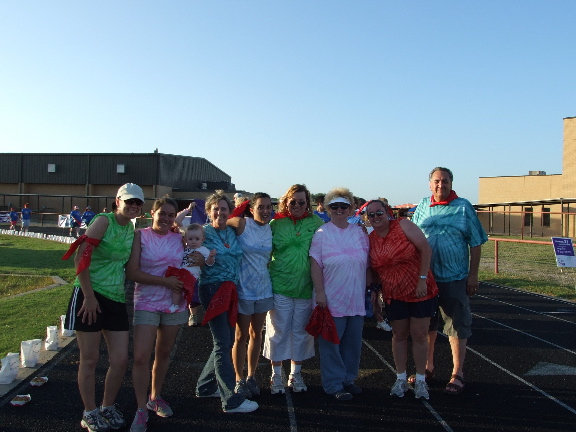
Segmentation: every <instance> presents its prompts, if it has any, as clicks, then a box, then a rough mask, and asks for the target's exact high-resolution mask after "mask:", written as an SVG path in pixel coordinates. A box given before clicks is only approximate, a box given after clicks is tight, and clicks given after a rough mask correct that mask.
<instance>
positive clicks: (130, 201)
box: [124, 198, 144, 206]
mask: <svg viewBox="0 0 576 432" xmlns="http://www.w3.org/2000/svg"><path fill="white" fill-rule="evenodd" d="M124 202H125V203H126V205H137V206H141V205H142V204H144V203H143V202H142V201H140V200H139V199H138V198H130V199H127V200H124Z"/></svg>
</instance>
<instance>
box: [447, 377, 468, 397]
mask: <svg viewBox="0 0 576 432" xmlns="http://www.w3.org/2000/svg"><path fill="white" fill-rule="evenodd" d="M450 379H456V380H458V381H460V384H462V385H458V384H456V383H455V382H449V383H448V384H446V388H445V389H444V393H446V394H449V395H453V396H457V395H459V394H460V393H462V392H463V391H464V387H465V386H466V384H465V383H464V378H462V377H461V376H460V375H456V374H454V375H452V377H450Z"/></svg>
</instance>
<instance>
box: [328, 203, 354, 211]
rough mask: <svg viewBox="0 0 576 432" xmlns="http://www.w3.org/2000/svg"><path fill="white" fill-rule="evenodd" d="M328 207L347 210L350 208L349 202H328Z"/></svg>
mask: <svg viewBox="0 0 576 432" xmlns="http://www.w3.org/2000/svg"><path fill="white" fill-rule="evenodd" d="M328 207H330V209H331V210H338V209H340V210H348V209H349V208H350V204H346V203H332V204H329V205H328Z"/></svg>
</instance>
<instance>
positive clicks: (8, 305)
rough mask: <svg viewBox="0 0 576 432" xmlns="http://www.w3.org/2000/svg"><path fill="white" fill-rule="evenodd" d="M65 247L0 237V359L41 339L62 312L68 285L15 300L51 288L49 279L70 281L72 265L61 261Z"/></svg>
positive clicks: (68, 292) (38, 241)
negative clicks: (44, 288) (23, 343)
mask: <svg viewBox="0 0 576 432" xmlns="http://www.w3.org/2000/svg"><path fill="white" fill-rule="evenodd" d="M66 250H68V245H64V244H60V243H56V242H51V241H46V240H38V239H31V238H27V237H15V236H8V235H0V274H1V275H2V276H1V277H0V317H2V318H1V320H0V329H1V331H0V357H4V356H5V355H6V353H8V352H19V351H20V342H21V341H23V340H28V339H36V338H38V339H45V338H46V327H47V326H49V325H58V323H59V318H60V315H63V314H64V313H65V312H66V307H67V305H68V300H69V296H70V292H71V285H62V286H59V287H56V288H52V289H49V290H42V291H37V292H33V293H29V294H26V295H21V296H15V294H21V293H25V292H28V291H31V290H34V289H37V288H41V287H45V286H49V285H52V284H53V283H54V282H53V280H52V277H50V276H59V277H61V278H62V279H64V280H65V281H67V282H72V281H73V279H74V264H73V262H72V261H71V260H69V261H62V260H61V257H62V255H64V253H65V252H66Z"/></svg>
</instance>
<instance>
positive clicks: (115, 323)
mask: <svg viewBox="0 0 576 432" xmlns="http://www.w3.org/2000/svg"><path fill="white" fill-rule="evenodd" d="M94 294H95V295H96V300H98V304H99V305H100V310H101V312H100V313H99V314H97V317H96V322H93V323H92V324H90V325H88V324H87V323H83V322H82V318H81V317H79V316H78V311H79V310H80V308H81V307H82V303H83V302H84V293H83V292H82V289H81V288H80V287H79V286H75V287H74V290H73V291H72V297H70V303H69V304H68V311H67V313H66V320H65V322H64V327H65V328H66V329H68V330H76V331H82V332H98V331H102V330H109V331H128V328H129V321H128V311H127V310H126V303H120V302H116V301H114V300H110V299H109V298H107V297H104V296H103V295H102V294H99V293H97V292H94Z"/></svg>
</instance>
